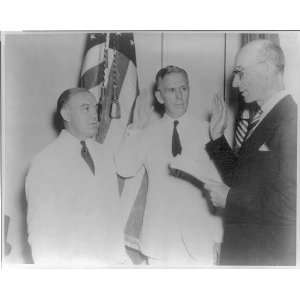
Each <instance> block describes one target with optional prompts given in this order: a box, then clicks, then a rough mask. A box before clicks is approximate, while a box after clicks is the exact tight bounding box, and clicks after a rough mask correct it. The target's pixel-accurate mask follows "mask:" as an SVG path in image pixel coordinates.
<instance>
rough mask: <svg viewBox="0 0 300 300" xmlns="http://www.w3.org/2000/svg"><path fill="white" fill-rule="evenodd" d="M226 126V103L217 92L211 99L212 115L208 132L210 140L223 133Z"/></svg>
mask: <svg viewBox="0 0 300 300" xmlns="http://www.w3.org/2000/svg"><path fill="white" fill-rule="evenodd" d="M226 126H227V107H226V103H225V102H224V100H223V99H222V97H221V96H220V95H219V94H216V95H215V97H214V99H213V108H212V116H211V119H210V124H209V134H210V137H211V139H212V140H216V139H217V138H219V137H221V136H222V135H223V134H224V130H225V128H226Z"/></svg>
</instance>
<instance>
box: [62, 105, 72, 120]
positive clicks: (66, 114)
mask: <svg viewBox="0 0 300 300" xmlns="http://www.w3.org/2000/svg"><path fill="white" fill-rule="evenodd" d="M60 114H61V116H62V118H63V119H64V121H66V122H69V121H70V111H69V109H68V108H66V107H63V108H62V109H61V111H60Z"/></svg>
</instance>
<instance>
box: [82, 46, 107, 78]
mask: <svg viewBox="0 0 300 300" xmlns="http://www.w3.org/2000/svg"><path fill="white" fill-rule="evenodd" d="M103 52H104V44H103V43H102V44H98V45H95V46H94V47H92V48H90V49H89V50H88V51H87V52H86V54H85V59H84V63H83V66H82V68H81V74H84V73H85V72H86V71H87V70H88V69H90V68H92V67H94V66H95V65H96V64H98V63H100V62H101V61H102V60H103V54H104V53H103Z"/></svg>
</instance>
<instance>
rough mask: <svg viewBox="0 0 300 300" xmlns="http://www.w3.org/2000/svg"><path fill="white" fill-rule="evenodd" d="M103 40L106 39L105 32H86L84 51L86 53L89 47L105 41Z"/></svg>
mask: <svg viewBox="0 0 300 300" xmlns="http://www.w3.org/2000/svg"><path fill="white" fill-rule="evenodd" d="M105 41H106V33H90V34H88V37H87V44H86V53H87V51H89V49H90V48H92V47H94V46H95V45H98V44H102V43H105ZM86 53H85V54H86Z"/></svg>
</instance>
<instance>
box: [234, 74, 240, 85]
mask: <svg viewBox="0 0 300 300" xmlns="http://www.w3.org/2000/svg"><path fill="white" fill-rule="evenodd" d="M239 86H240V78H239V76H238V74H234V77H233V80H232V87H234V88H238V87H239Z"/></svg>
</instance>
